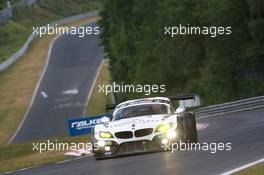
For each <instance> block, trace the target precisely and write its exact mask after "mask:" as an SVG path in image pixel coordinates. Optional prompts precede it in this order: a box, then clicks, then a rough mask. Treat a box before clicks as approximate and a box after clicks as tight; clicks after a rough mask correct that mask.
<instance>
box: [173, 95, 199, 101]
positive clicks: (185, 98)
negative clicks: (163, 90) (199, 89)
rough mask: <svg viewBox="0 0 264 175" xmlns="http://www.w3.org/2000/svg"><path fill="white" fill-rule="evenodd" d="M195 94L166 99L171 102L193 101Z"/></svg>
mask: <svg viewBox="0 0 264 175" xmlns="http://www.w3.org/2000/svg"><path fill="white" fill-rule="evenodd" d="M195 96H196V95H195V94H179V95H177V96H172V97H168V98H169V99H170V100H171V101H175V100H178V101H180V100H194V101H195Z"/></svg>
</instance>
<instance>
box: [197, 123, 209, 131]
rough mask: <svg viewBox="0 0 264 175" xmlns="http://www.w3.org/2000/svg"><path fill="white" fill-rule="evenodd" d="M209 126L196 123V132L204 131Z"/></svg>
mask: <svg viewBox="0 0 264 175" xmlns="http://www.w3.org/2000/svg"><path fill="white" fill-rule="evenodd" d="M209 126H210V125H209V124H208V123H196V128H197V130H198V131H202V130H205V129H206V128H208V127H209Z"/></svg>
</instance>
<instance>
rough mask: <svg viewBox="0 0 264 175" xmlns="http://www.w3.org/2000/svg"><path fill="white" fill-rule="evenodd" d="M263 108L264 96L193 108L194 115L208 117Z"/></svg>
mask: <svg viewBox="0 0 264 175" xmlns="http://www.w3.org/2000/svg"><path fill="white" fill-rule="evenodd" d="M258 108H264V96H259V97H253V98H247V99H243V100H238V101H233V102H229V103H223V104H218V105H212V106H207V107H201V108H198V109H196V110H194V113H195V115H196V117H209V116H217V115H224V114H230V113H234V112H240V111H247V110H252V109H258Z"/></svg>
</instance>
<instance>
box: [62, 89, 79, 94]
mask: <svg viewBox="0 0 264 175" xmlns="http://www.w3.org/2000/svg"><path fill="white" fill-rule="evenodd" d="M78 93H79V90H78V89H68V90H66V91H63V92H62V94H65V95H76V94H78Z"/></svg>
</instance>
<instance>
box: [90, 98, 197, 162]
mask: <svg viewBox="0 0 264 175" xmlns="http://www.w3.org/2000/svg"><path fill="white" fill-rule="evenodd" d="M191 98H194V96H182V97H171V98H165V97H154V98H144V99H137V100H130V101H125V102H123V103H120V104H119V105H116V106H113V107H112V108H114V112H113V119H112V121H110V122H105V123H102V124H98V125H96V126H94V128H93V132H92V142H93V145H97V146H96V147H95V146H93V153H94V156H95V158H96V159H101V158H107V157H113V156H120V155H129V154H135V153H143V152H153V151H163V150H164V146H165V145H167V144H171V143H175V142H179V141H181V142H195V143H196V142H197V141H198V136H197V129H196V121H195V116H194V114H193V113H192V112H186V111H185V107H183V106H179V107H178V108H177V109H176V110H175V111H174V109H173V106H172V102H171V100H185V99H191Z"/></svg>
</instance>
